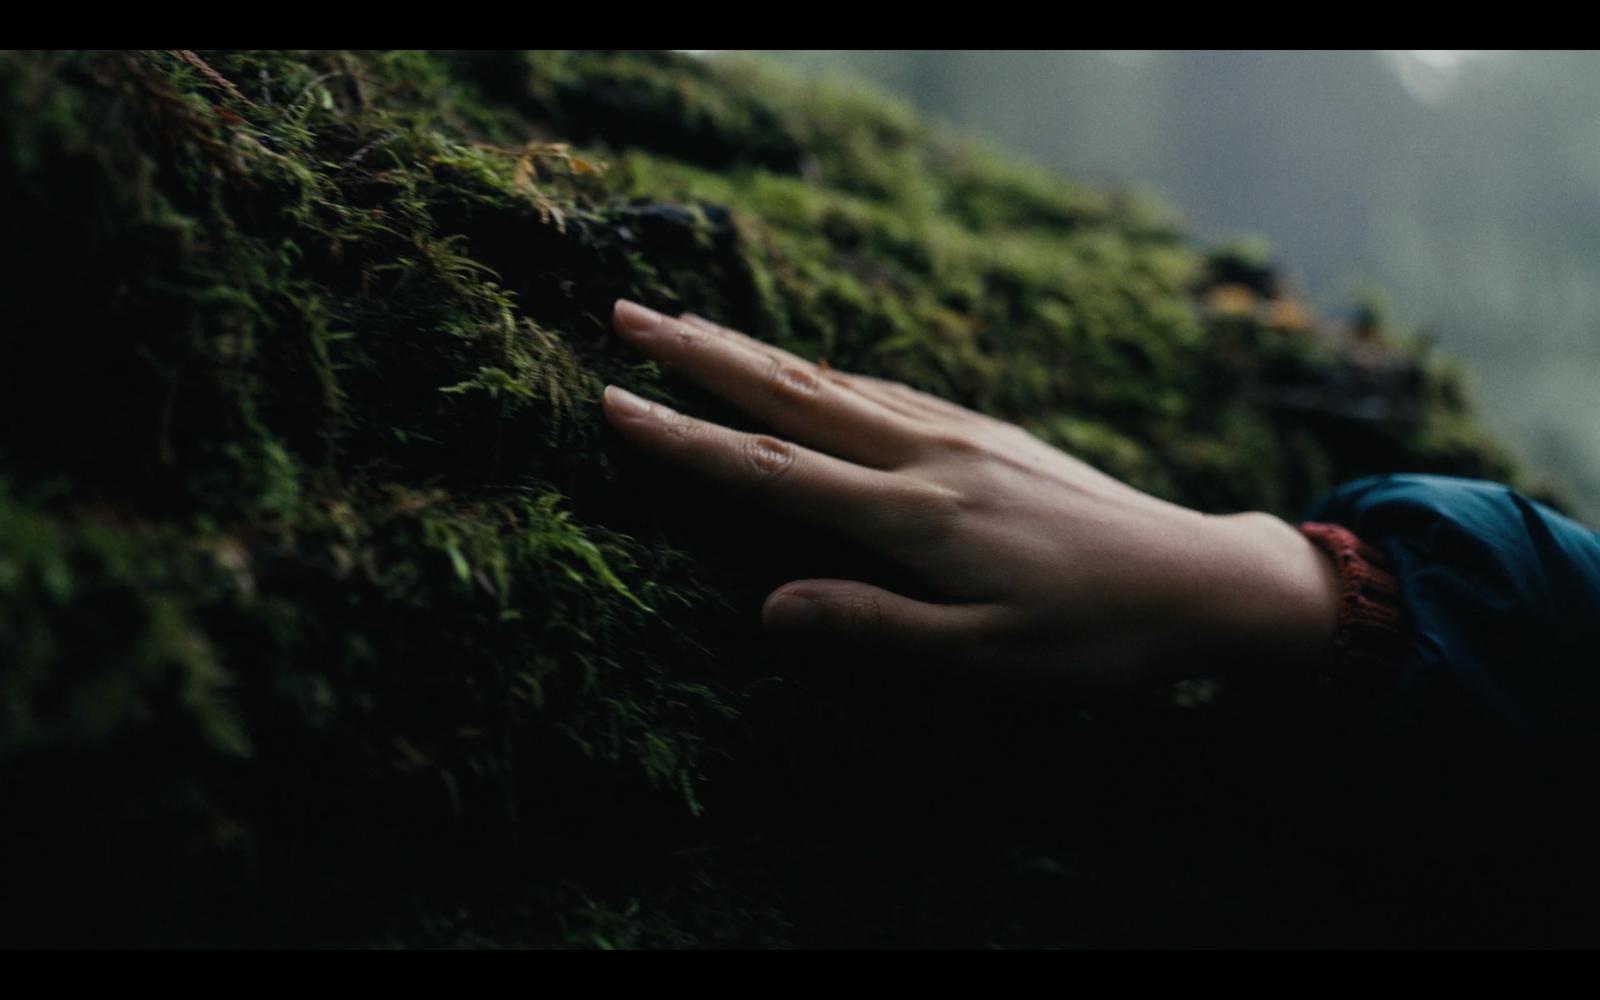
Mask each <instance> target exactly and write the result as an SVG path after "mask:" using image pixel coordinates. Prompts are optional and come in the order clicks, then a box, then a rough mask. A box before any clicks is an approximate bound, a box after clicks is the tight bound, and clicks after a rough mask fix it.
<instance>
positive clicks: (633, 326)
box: [612, 299, 666, 334]
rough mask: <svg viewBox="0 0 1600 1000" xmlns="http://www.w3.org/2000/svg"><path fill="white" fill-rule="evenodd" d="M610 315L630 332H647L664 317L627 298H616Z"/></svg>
mask: <svg viewBox="0 0 1600 1000" xmlns="http://www.w3.org/2000/svg"><path fill="white" fill-rule="evenodd" d="M612 316H613V317H614V318H615V319H616V321H617V326H618V327H620V328H621V329H623V330H626V331H627V332H629V333H632V334H641V333H649V332H651V331H652V330H655V329H656V328H657V327H659V326H660V325H661V323H662V321H663V320H665V319H666V317H665V316H663V315H661V314H660V313H658V312H656V311H655V310H654V309H646V308H645V307H644V306H641V305H640V304H639V303H637V302H629V301H628V300H627V299H618V300H617V304H616V306H615V307H614V308H613V311H612Z"/></svg>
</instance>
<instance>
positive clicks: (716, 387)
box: [613, 299, 922, 469]
mask: <svg viewBox="0 0 1600 1000" xmlns="http://www.w3.org/2000/svg"><path fill="white" fill-rule="evenodd" d="M613 319H614V324H615V326H616V329H617V332H618V333H619V334H621V335H622V336H623V337H624V338H625V339H627V340H628V341H629V342H630V343H632V344H633V345H634V346H635V347H637V348H639V350H640V351H642V352H643V353H644V354H645V356H646V357H649V358H651V359H653V360H657V361H665V362H667V363H669V364H671V365H673V366H674V367H676V368H677V369H679V370H680V371H682V372H683V373H684V374H685V375H687V376H689V378H691V379H693V380H694V381H695V382H698V383H699V384H700V385H701V386H703V387H705V388H706V389H708V390H710V391H711V392H714V393H716V394H717V395H718V396H721V397H722V398H723V399H726V400H727V401H728V402H730V403H732V404H734V405H735V406H737V407H739V408H740V409H741V410H744V411H745V412H746V413H748V414H750V415H751V416H753V417H756V418H757V419H759V420H762V421H764V422H766V423H767V424H769V425H770V426H771V427H772V428H773V429H774V430H776V431H778V432H779V433H780V434H783V435H784V436H786V437H790V438H793V439H794V440H796V441H800V442H803V443H805V444H808V445H811V446H813V447H817V448H821V449H823V450H825V451H828V452H831V453H833V454H835V455H839V456H841V457H843V458H847V459H850V460H852V461H855V462H860V463H862V464H864V465H869V466H872V467H874V468H879V469H888V468H895V467H897V466H900V465H902V464H904V463H906V462H908V461H910V460H911V459H913V458H914V457H916V455H917V453H918V451H919V450H920V449H921V447H922V441H921V439H920V437H919V435H918V433H917V429H916V428H915V426H914V425H912V424H911V423H909V422H908V421H907V420H906V419H905V418H904V416H903V415H901V414H898V413H895V412H894V411H892V410H889V409H887V408H886V407H884V406H882V405H881V404H879V403H877V402H875V401H873V400H871V399H868V398H867V397H865V396H863V395H861V394H860V393H858V392H855V391H853V390H851V389H850V388H849V387H848V386H846V385H841V384H839V383H837V382H835V381H833V380H831V379H828V378H826V377H824V376H823V374H822V373H821V372H819V371H818V370H817V369H816V366H814V365H812V364H810V363H809V362H806V361H803V360H801V359H800V358H797V357H795V356H794V355H792V354H790V353H788V352H787V351H782V350H780V349H778V348H776V347H770V348H766V349H760V350H758V349H756V348H755V347H752V346H750V345H748V344H746V343H743V342H741V340H739V339H735V338H733V337H727V336H721V335H719V334H718V333H716V332H713V331H711V330H706V329H702V328H700V327H697V326H695V325H694V324H692V323H686V322H683V321H680V320H675V319H670V318H668V317H666V316H663V315H661V314H660V313H658V312H655V311H654V310H651V309H646V308H645V307H644V306H641V305H637V304H635V303H632V302H629V301H627V300H626V299H619V300H618V301H617V304H616V311H615V314H614V317H613Z"/></svg>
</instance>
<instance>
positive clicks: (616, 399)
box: [606, 385, 650, 420]
mask: <svg viewBox="0 0 1600 1000" xmlns="http://www.w3.org/2000/svg"><path fill="white" fill-rule="evenodd" d="M606 402H607V403H609V404H610V405H611V409H612V410H614V411H615V412H616V413H617V415H618V416H623V417H629V418H631V419H633V420H638V419H640V418H642V417H648V416H649V415H650V404H649V403H647V402H646V401H644V400H642V399H640V398H639V397H638V396H635V395H634V394H633V393H631V392H629V391H628V390H626V389H622V388H619V387H617V386H614V385H608V386H606Z"/></svg>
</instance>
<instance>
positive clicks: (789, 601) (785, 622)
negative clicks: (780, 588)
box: [761, 594, 817, 629]
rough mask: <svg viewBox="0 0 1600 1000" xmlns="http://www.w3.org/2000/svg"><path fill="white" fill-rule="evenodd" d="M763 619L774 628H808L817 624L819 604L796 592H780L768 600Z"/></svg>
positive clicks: (762, 613) (762, 615) (763, 611)
mask: <svg viewBox="0 0 1600 1000" xmlns="http://www.w3.org/2000/svg"><path fill="white" fill-rule="evenodd" d="M761 619H762V621H764V622H766V623H767V624H768V625H770V626H772V627H773V628H780V629H800V628H806V627H808V626H810V625H814V624H816V621H817V605H816V604H815V603H814V602H812V601H808V600H806V599H805V598H804V597H798V596H796V595H794V594H779V595H778V596H777V597H774V598H772V599H771V600H769V601H767V606H766V607H765V608H763V609H762V612H761Z"/></svg>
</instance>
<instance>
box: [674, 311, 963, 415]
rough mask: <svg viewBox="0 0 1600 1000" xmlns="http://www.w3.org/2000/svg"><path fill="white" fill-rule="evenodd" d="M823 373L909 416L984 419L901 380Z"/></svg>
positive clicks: (745, 338)
mask: <svg viewBox="0 0 1600 1000" xmlns="http://www.w3.org/2000/svg"><path fill="white" fill-rule="evenodd" d="M678 319H679V320H680V321H682V322H684V323H687V324H689V325H691V326H694V327H696V328H697V329H701V330H705V331H706V332H708V333H714V334H718V335H721V336H724V337H731V338H734V339H736V340H738V341H739V342H741V343H743V344H746V345H747V346H749V347H751V348H752V349H754V350H758V351H765V352H768V353H770V354H772V355H773V356H780V355H781V356H783V357H785V358H792V359H794V360H795V361H798V362H800V363H802V364H805V363H806V362H804V361H801V359H799V358H795V357H794V355H792V354H790V353H789V352H787V351H785V350H782V349H781V348H778V347H774V346H773V345H771V344H767V343H763V342H762V341H759V340H757V339H755V338H754V337H751V336H749V335H748V334H744V333H740V332H739V331H738V330H734V329H732V328H730V327H726V326H719V325H718V324H716V323H713V322H711V321H710V320H708V319H706V318H704V317H703V316H696V315H695V314H694V313H683V314H682V315H680V316H679V317H678ZM823 375H824V377H825V378H827V379H828V380H830V381H832V382H833V383H834V384H836V385H840V386H843V387H845V388H848V389H852V390H854V391H856V392H858V393H860V394H861V395H863V396H866V397H867V398H868V399H871V400H872V401H873V402H876V403H878V404H879V405H881V406H883V407H884V408H885V409H887V410H890V411H892V412H895V413H899V414H901V415H902V416H906V417H910V418H912V419H916V420H929V419H945V420H951V419H956V420H972V419H980V420H981V419H984V418H983V416H982V415H981V414H978V413H974V412H973V411H971V410H969V409H967V408H966V407H964V406H958V405H957V404H955V403H952V402H949V401H948V400H944V399H940V398H939V397H938V396H934V395H930V394H929V393H926V392H919V391H918V390H916V389H913V388H911V387H910V386H909V385H905V384H904V383H901V382H893V381H890V380H889V379H882V378H873V377H872V376H871V375H855V374H852V373H850V372H842V371H839V370H837V369H833V370H830V371H827V372H825V373H823Z"/></svg>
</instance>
